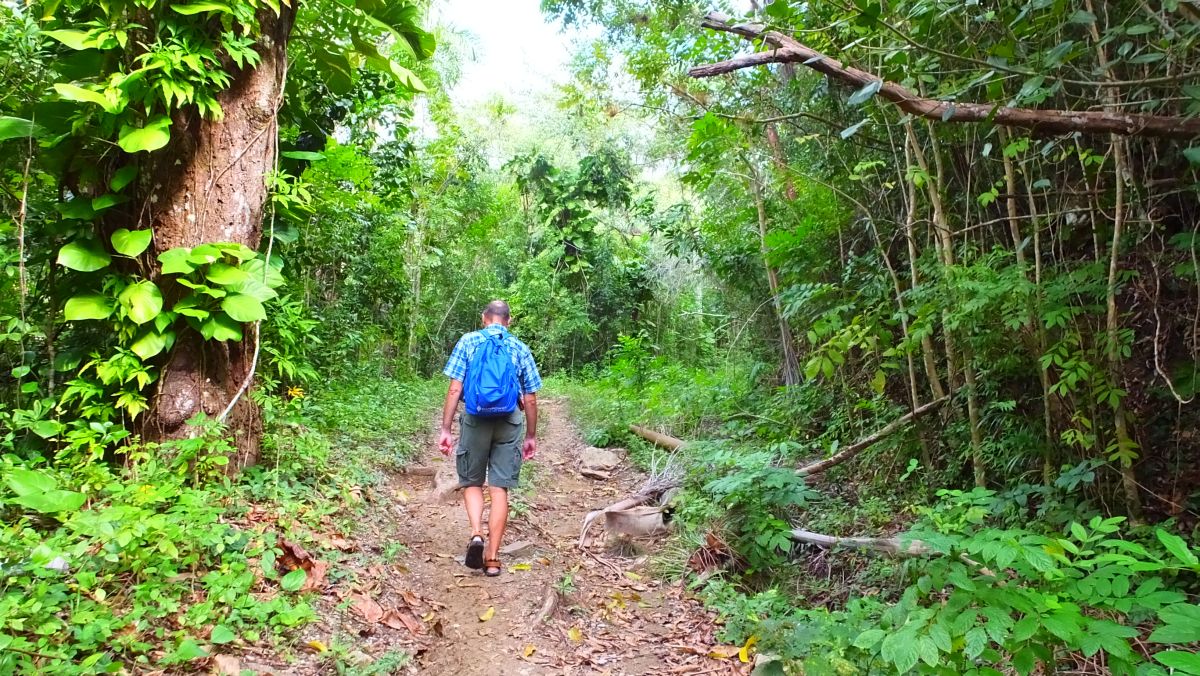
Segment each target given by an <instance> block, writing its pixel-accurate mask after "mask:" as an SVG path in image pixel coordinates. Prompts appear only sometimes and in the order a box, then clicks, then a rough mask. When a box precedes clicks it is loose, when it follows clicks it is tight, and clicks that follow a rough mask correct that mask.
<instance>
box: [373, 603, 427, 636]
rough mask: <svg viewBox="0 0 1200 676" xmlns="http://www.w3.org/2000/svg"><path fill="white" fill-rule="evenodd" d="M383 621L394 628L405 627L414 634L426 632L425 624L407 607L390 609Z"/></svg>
mask: <svg viewBox="0 0 1200 676" xmlns="http://www.w3.org/2000/svg"><path fill="white" fill-rule="evenodd" d="M381 621H382V622H383V623H384V624H385V625H387V626H389V627H391V628H392V629H400V628H401V627H403V628H405V629H407V630H409V631H410V632H412V633H414V634H423V633H425V626H424V625H423V624H421V622H420V621H419V620H418V619H417V618H416V617H414V616H413V614H412V612H411V611H409V610H408V609H407V608H401V609H398V610H389V611H387V612H386V613H384V615H383V619H382V620H381Z"/></svg>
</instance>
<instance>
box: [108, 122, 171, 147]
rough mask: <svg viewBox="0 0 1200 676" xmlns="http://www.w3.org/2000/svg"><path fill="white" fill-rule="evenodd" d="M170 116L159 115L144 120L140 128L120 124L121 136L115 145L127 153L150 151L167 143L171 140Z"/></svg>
mask: <svg viewBox="0 0 1200 676" xmlns="http://www.w3.org/2000/svg"><path fill="white" fill-rule="evenodd" d="M170 126H171V118H169V117H167V116H166V115H159V116H158V117H155V118H153V119H151V120H148V121H147V122H146V125H145V126H144V127H141V128H140V129H139V128H137V127H131V126H129V125H121V136H120V137H119V138H118V139H117V145H119V146H121V150H124V151H125V152H127V153H138V152H152V151H155V150H158V149H159V148H162V147H163V146H165V145H167V143H168V142H169V141H170V140H171V132H170V131H168V128H169V127H170Z"/></svg>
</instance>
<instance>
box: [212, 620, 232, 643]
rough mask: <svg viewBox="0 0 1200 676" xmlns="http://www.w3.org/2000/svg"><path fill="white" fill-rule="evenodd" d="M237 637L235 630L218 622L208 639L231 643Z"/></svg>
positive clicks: (215, 641) (214, 641)
mask: <svg viewBox="0 0 1200 676" xmlns="http://www.w3.org/2000/svg"><path fill="white" fill-rule="evenodd" d="M236 638H237V634H235V633H233V630H232V629H230V628H229V627H226V626H225V625H223V624H218V625H217V626H215V627H213V630H212V633H211V634H209V635H208V640H210V641H212V642H213V643H229V642H231V641H233V640H234V639H236Z"/></svg>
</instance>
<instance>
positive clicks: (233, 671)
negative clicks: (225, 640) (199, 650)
mask: <svg viewBox="0 0 1200 676" xmlns="http://www.w3.org/2000/svg"><path fill="white" fill-rule="evenodd" d="M212 673H213V676H239V675H240V674H241V673H242V661H241V660H239V659H238V658H236V657H234V656H233V655H213V658H212Z"/></svg>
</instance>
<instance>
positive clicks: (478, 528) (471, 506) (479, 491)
mask: <svg viewBox="0 0 1200 676" xmlns="http://www.w3.org/2000/svg"><path fill="white" fill-rule="evenodd" d="M493 490H494V489H493ZM495 499H496V498H495V497H494V494H493V497H492V500H493V502H492V504H495ZM463 502H464V503H465V504H466V506H467V521H469V522H470V523H471V535H483V488H481V487H479V486H468V487H467V488H464V489H463ZM492 511H495V508H493V509H492Z"/></svg>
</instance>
